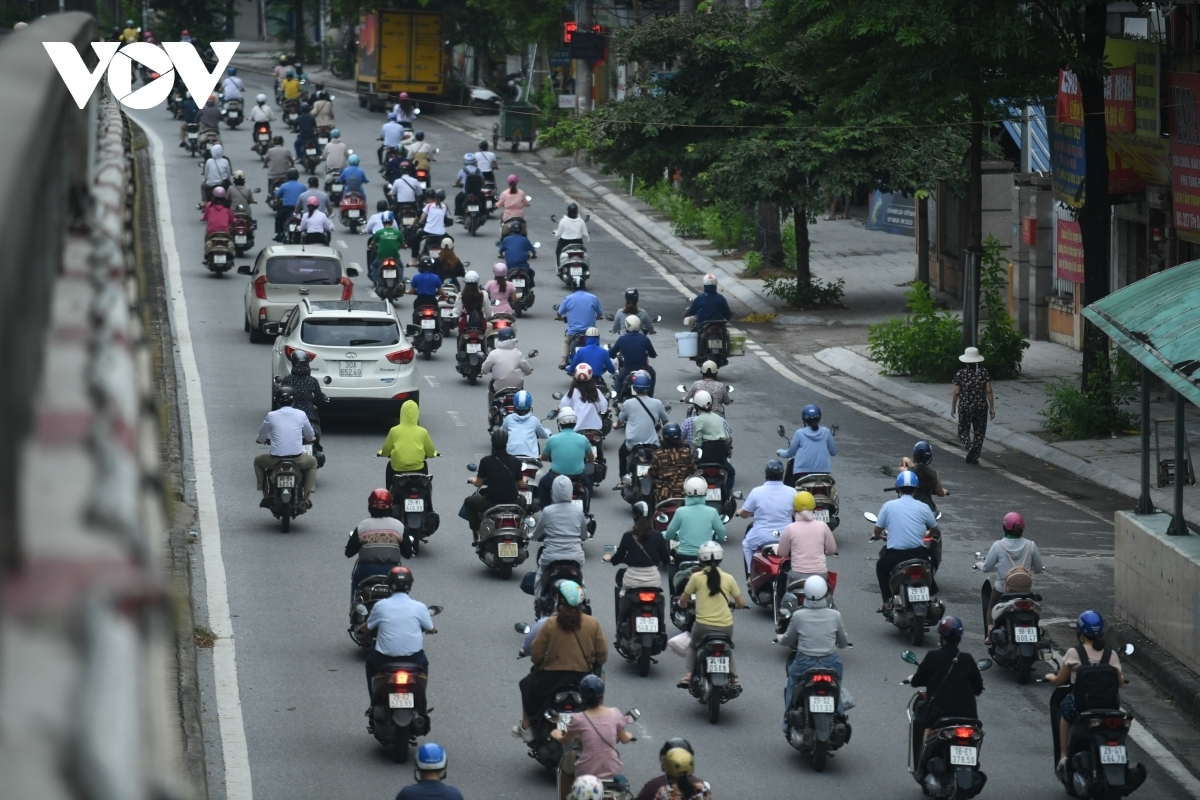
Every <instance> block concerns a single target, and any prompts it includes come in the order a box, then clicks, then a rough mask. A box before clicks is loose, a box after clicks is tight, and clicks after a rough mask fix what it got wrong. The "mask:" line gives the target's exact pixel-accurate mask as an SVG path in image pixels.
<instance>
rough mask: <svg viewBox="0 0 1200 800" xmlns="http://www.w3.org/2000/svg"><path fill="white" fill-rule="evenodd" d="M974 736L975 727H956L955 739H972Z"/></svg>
mask: <svg viewBox="0 0 1200 800" xmlns="http://www.w3.org/2000/svg"><path fill="white" fill-rule="evenodd" d="M974 736H975V729H974V728H967V727H962V728H955V729H954V738H955V739H970V738H972V737H974Z"/></svg>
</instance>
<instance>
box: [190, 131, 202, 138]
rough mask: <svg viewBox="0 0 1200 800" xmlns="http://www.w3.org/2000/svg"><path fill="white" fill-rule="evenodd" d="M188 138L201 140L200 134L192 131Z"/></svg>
mask: <svg viewBox="0 0 1200 800" xmlns="http://www.w3.org/2000/svg"><path fill="white" fill-rule="evenodd" d="M187 137H188V139H191V140H195V139H199V138H200V134H198V133H193V132H192V131H188V135H187Z"/></svg>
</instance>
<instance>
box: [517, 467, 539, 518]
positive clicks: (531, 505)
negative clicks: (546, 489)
mask: <svg viewBox="0 0 1200 800" xmlns="http://www.w3.org/2000/svg"><path fill="white" fill-rule="evenodd" d="M517 460H518V461H520V462H521V477H523V478H524V479H525V485H526V486H528V487H529V488H527V489H522V490H521V496H522V497H524V498H525V510H526V512H527V513H529V514H536V513H537V512H538V511H540V510H541V503H540V502H539V501H538V493H537V479H538V471H539V470H540V469H541V468H542V462H541V461H539V460H538V459H536V458H518V459H517Z"/></svg>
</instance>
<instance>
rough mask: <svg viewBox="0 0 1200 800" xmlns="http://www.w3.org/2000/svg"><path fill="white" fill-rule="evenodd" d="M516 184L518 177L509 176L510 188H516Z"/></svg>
mask: <svg viewBox="0 0 1200 800" xmlns="http://www.w3.org/2000/svg"><path fill="white" fill-rule="evenodd" d="M516 184H517V176H516V175H509V176H508V185H509V186H516Z"/></svg>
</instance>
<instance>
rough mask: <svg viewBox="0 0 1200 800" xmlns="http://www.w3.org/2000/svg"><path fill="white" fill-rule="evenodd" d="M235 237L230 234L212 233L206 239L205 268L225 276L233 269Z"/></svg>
mask: <svg viewBox="0 0 1200 800" xmlns="http://www.w3.org/2000/svg"><path fill="white" fill-rule="evenodd" d="M234 252H235V250H234V246H233V237H232V236H230V235H229V234H228V233H210V234H208V235H207V236H205V237H204V266H206V267H208V271H209V272H213V273H215V274H217V275H224V274H225V273H226V272H228V271H229V270H230V269H231V268H232V267H233V258H234Z"/></svg>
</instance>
